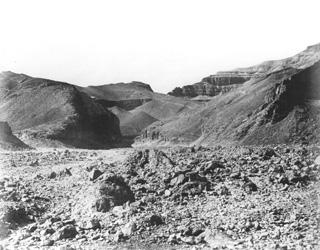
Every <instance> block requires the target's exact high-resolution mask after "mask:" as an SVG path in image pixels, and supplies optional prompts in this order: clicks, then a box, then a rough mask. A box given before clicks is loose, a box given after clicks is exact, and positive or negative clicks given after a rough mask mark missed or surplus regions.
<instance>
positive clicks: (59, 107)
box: [0, 72, 120, 148]
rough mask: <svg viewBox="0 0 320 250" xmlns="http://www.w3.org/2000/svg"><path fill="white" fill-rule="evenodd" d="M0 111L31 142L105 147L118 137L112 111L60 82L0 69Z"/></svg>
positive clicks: (21, 135) (17, 131)
mask: <svg viewBox="0 0 320 250" xmlns="http://www.w3.org/2000/svg"><path fill="white" fill-rule="evenodd" d="M0 113H1V120H2V121H7V122H8V123H9V124H10V125H11V127H12V129H13V130H14V131H15V133H17V134H18V135H19V136H20V137H22V138H24V140H26V141H28V143H29V142H30V143H31V144H32V143H35V144H37V145H38V143H39V142H41V143H44V144H45V145H48V144H49V145H51V146H54V145H60V146H61V145H63V146H70V147H84V148H105V147H110V146H111V145H114V143H116V142H118V140H119V138H120V130H119V120H118V118H117V117H116V116H115V115H114V114H113V113H111V112H110V111H108V110H107V109H106V108H104V107H103V106H102V105H100V104H99V103H97V102H95V101H94V100H93V99H92V98H90V97H89V96H88V95H87V94H85V93H82V92H80V91H78V90H77V89H76V88H75V86H73V85H70V84H67V83H63V82H56V81H52V80H47V79H41V78H33V77H30V76H27V75H23V74H15V73H12V72H2V73H1V74H0ZM41 143H40V144H41Z"/></svg>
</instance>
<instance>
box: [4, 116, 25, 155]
mask: <svg viewBox="0 0 320 250" xmlns="http://www.w3.org/2000/svg"><path fill="white" fill-rule="evenodd" d="M0 149H4V150H20V149H31V148H30V147H29V146H28V145H27V144H25V143H24V142H23V141H21V140H20V139H18V138H17V137H16V136H14V135H13V134H12V130H11V128H10V126H9V124H8V123H7V122H0Z"/></svg>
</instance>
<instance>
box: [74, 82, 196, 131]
mask: <svg viewBox="0 0 320 250" xmlns="http://www.w3.org/2000/svg"><path fill="white" fill-rule="evenodd" d="M77 88H78V89H79V90H80V91H82V92H84V93H87V94H88V95H90V96H91V97H93V98H94V99H95V100H96V101H97V102H98V103H100V104H101V105H103V106H104V107H107V108H108V109H109V110H110V111H111V112H113V113H114V114H116V115H117V116H118V118H119V119H120V129H121V132H122V134H123V135H124V136H129V137H135V136H137V135H139V134H140V133H141V131H142V129H144V128H145V127H147V126H149V125H150V124H152V123H153V122H155V121H158V120H163V119H167V118H169V117H173V116H176V115H178V114H180V113H182V112H184V111H186V110H189V109H190V110H191V109H193V108H195V107H197V106H199V105H200V104H199V103H197V102H196V101H192V100H189V99H183V98H178V97H174V96H168V95H165V94H160V93H154V92H153V91H152V89H151V87H150V86H149V85H147V84H145V83H141V82H131V83H126V84H125V83H117V84H107V85H101V86H89V87H87V88H82V87H77ZM129 111H130V112H129Z"/></svg>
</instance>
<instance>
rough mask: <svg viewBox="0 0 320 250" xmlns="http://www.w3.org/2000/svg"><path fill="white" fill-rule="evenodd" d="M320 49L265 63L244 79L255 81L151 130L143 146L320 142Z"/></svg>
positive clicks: (246, 72) (312, 48)
mask: <svg viewBox="0 0 320 250" xmlns="http://www.w3.org/2000/svg"><path fill="white" fill-rule="evenodd" d="M319 61H320V44H317V45H314V46H310V47H308V48H307V49H306V50H305V51H303V52H301V53H299V54H297V55H296V56H294V57H292V58H287V59H284V60H279V61H269V62H264V63H262V64H261V65H256V66H254V67H250V68H248V69H239V72H241V74H250V75H251V79H250V80H249V81H247V82H246V83H244V84H242V85H241V86H240V87H238V88H236V89H234V90H232V91H230V92H229V93H226V94H224V95H220V96H216V97H213V99H212V101H210V102H208V103H207V105H206V106H205V107H203V108H198V109H197V111H196V112H189V113H188V112H185V113H183V114H181V115H180V116H179V118H178V119H177V118H175V119H168V120H166V121H165V122H162V124H160V123H155V124H153V125H152V126H150V127H148V128H147V129H146V130H145V131H143V134H142V135H141V138H143V140H142V141H145V140H147V141H148V140H150V139H152V138H153V139H157V140H159V139H160V140H162V141H171V142H172V143H201V144H205V145H213V144H214V143H225V144H234V143H237V144H273V143H294V142H301V141H305V142H311V143H317V142H319V140H320V119H319V118H320V111H319V106H320V62H319Z"/></svg>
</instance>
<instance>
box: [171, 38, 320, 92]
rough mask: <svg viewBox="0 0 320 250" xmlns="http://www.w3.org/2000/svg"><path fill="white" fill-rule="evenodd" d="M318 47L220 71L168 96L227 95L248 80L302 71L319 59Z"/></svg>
mask: <svg viewBox="0 0 320 250" xmlns="http://www.w3.org/2000/svg"><path fill="white" fill-rule="evenodd" d="M319 47H320V45H319V44H317V45H313V46H309V47H308V48H307V49H306V50H305V51H303V52H301V53H299V54H297V55H295V56H293V57H290V58H286V59H283V60H274V61H266V62H263V63H261V64H258V65H255V66H252V67H249V68H238V69H234V70H230V71H221V72H218V73H217V74H215V75H211V76H208V77H205V78H203V79H202V80H201V82H198V83H195V84H193V85H187V86H183V87H182V88H180V87H177V88H175V89H174V90H172V91H171V92H169V93H168V95H173V96H178V97H188V98H193V97H196V96H201V95H207V96H216V95H218V94H224V93H227V92H229V91H231V90H233V89H235V88H237V87H239V86H241V85H242V84H244V83H245V82H247V81H249V80H250V79H259V78H262V77H266V76H267V75H269V74H272V73H276V72H279V71H283V70H286V69H289V68H295V69H303V68H306V67H308V66H311V65H312V64H314V63H315V62H316V61H317V60H318V59H319V58H318V56H317V55H315V54H316V53H318V51H319Z"/></svg>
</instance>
